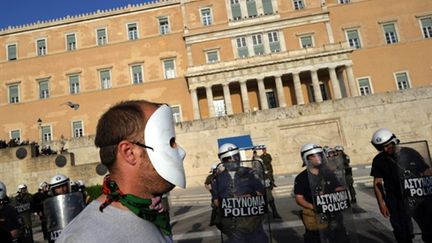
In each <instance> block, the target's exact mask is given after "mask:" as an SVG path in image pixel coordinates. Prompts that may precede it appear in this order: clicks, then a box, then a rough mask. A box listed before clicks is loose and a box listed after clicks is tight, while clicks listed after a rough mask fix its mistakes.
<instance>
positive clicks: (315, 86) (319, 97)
mask: <svg viewBox="0 0 432 243" xmlns="http://www.w3.org/2000/svg"><path fill="white" fill-rule="evenodd" d="M310 73H311V77H312V86H313V91H314V97H315V102H322V101H323V98H322V93H321V87H320V84H319V80H318V73H317V70H311V71H310Z"/></svg>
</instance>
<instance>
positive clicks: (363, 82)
mask: <svg viewBox="0 0 432 243" xmlns="http://www.w3.org/2000/svg"><path fill="white" fill-rule="evenodd" d="M357 82H358V86H359V90H360V95H361V96H366V95H370V94H372V88H371V84H370V81H369V78H359V79H358V80H357Z"/></svg>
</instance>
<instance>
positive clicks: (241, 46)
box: [236, 37, 249, 58]
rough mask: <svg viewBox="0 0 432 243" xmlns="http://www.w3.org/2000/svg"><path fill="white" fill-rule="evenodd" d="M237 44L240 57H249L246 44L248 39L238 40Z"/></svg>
mask: <svg viewBox="0 0 432 243" xmlns="http://www.w3.org/2000/svg"><path fill="white" fill-rule="evenodd" d="M236 43H237V52H238V55H239V57H241V58H243V57H247V56H249V51H248V48H247V44H246V37H239V38H237V39H236Z"/></svg>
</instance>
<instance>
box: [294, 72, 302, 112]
mask: <svg viewBox="0 0 432 243" xmlns="http://www.w3.org/2000/svg"><path fill="white" fill-rule="evenodd" d="M292 75H293V81H294V91H295V96H296V101H297V105H304V103H305V102H304V98H303V90H302V88H301V83H300V74H299V73H293V74H292Z"/></svg>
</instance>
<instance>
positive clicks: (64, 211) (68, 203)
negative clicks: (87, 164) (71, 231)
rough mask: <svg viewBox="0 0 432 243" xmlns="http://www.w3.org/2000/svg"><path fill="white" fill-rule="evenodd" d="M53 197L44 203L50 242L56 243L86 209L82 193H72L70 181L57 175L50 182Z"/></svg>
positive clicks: (61, 175)
mask: <svg viewBox="0 0 432 243" xmlns="http://www.w3.org/2000/svg"><path fill="white" fill-rule="evenodd" d="M50 193H51V194H52V195H53V196H52V197H50V198H48V199H45V201H44V202H43V207H44V215H45V216H46V224H47V231H48V241H49V242H55V241H56V240H57V239H58V237H59V236H60V234H61V232H62V230H63V228H64V227H65V226H66V225H67V224H68V223H69V222H70V221H72V219H73V218H74V217H75V216H76V215H78V214H79V213H80V212H81V211H82V209H84V207H85V203H84V198H83V196H82V193H81V192H71V189H70V179H69V178H68V177H67V176H65V175H63V174H57V175H55V176H53V177H52V178H51V180H50Z"/></svg>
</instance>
